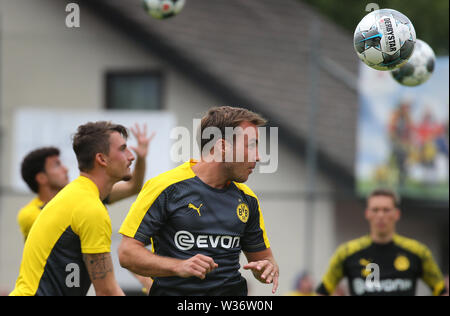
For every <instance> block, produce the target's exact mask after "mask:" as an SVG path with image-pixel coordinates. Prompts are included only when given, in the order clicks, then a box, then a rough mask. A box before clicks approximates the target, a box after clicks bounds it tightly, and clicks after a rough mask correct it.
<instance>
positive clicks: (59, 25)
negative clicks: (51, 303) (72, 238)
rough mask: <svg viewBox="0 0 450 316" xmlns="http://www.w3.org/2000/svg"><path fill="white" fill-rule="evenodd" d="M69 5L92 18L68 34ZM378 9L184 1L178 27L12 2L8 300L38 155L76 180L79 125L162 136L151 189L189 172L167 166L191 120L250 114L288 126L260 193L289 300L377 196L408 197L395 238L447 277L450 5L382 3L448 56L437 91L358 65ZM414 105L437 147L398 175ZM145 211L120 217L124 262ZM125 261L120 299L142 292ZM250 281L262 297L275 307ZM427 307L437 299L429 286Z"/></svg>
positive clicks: (119, 5) (98, 10)
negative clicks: (48, 154)
mask: <svg viewBox="0 0 450 316" xmlns="http://www.w3.org/2000/svg"><path fill="white" fill-rule="evenodd" d="M69 3H76V4H78V5H79V8H80V11H79V12H80V15H79V17H80V19H79V25H78V26H75V27H68V25H67V24H66V22H67V21H66V19H67V17H68V15H69V14H70V12H67V11H66V7H67V5H68V4H69ZM368 4H369V2H368V1H339V2H337V1H325V0H323V1H322V0H245V1H243V0H186V5H185V7H184V9H183V10H182V12H181V13H180V14H179V15H178V16H176V17H173V18H170V19H166V20H156V19H154V18H152V17H150V16H149V15H148V14H147V13H146V12H145V11H144V10H143V9H142V6H141V3H140V1H139V0H126V1H124V0H78V1H61V0H0V71H1V77H0V294H8V293H9V291H11V290H12V289H13V288H14V283H15V280H16V278H17V276H18V272H19V266H20V262H21V254H22V250H23V238H22V236H21V234H20V230H19V227H18V225H17V221H16V217H17V213H18V211H19V209H20V208H21V207H23V206H24V205H25V204H27V203H28V201H29V200H31V198H32V197H33V195H32V194H31V193H30V192H29V191H28V190H27V188H26V187H25V185H24V184H23V183H22V180H21V178H20V163H21V160H22V159H23V156H24V155H25V154H26V153H27V152H29V151H31V150H33V149H34V148H36V147H38V146H43V145H56V146H58V147H60V148H61V150H62V155H61V158H62V160H63V163H65V164H66V165H67V166H68V167H69V169H70V176H71V180H73V179H74V178H75V177H76V176H77V166H76V163H75V157H74V154H73V152H72V149H71V141H70V135H71V133H73V132H75V128H76V126H78V125H79V124H82V123H84V122H86V121H88V120H96V119H112V120H114V121H116V122H118V123H122V124H126V125H127V126H131V125H132V124H133V123H134V122H137V123H146V122H147V123H148V125H149V129H150V130H155V131H156V132H157V136H156V138H155V140H154V142H153V143H152V145H151V149H150V155H149V156H148V166H149V168H148V172H147V175H146V179H149V178H150V177H153V176H156V175H157V174H159V173H161V172H163V171H166V170H168V169H171V168H173V167H175V166H176V165H177V164H178V163H179V162H177V161H173V159H171V156H170V154H169V151H170V146H171V144H172V143H173V141H174V140H173V139H171V138H170V131H171V130H172V129H173V128H174V127H177V126H180V127H185V128H187V129H188V130H189V131H191V135H193V132H192V129H193V119H199V118H201V117H202V115H203V114H204V113H205V112H206V111H207V110H208V108H210V107H212V106H218V105H232V106H242V107H247V108H249V109H251V110H254V111H256V112H259V113H261V114H263V115H264V116H265V117H267V118H268V119H269V122H270V123H269V124H270V126H274V127H278V128H279V130H278V136H279V141H278V145H279V146H278V152H277V153H278V168H277V170H276V172H274V173H271V174H264V173H256V174H254V175H252V177H250V180H249V181H248V185H249V186H250V187H251V188H252V189H253V191H254V192H255V193H256V194H257V195H258V197H259V199H260V203H261V207H262V212H263V214H264V218H265V223H266V228H267V232H268V237H269V239H270V241H271V246H272V250H273V252H274V254H275V256H276V259H277V260H278V263H279V265H280V268H281V276H280V288H279V291H278V293H277V295H287V294H289V293H290V292H291V291H294V290H295V288H296V287H297V286H298V284H299V283H301V282H300V280H303V279H304V277H305V276H308V278H307V281H305V282H303V285H304V286H306V285H305V284H307V285H308V286H309V287H314V286H316V285H317V284H318V282H320V279H321V277H322V275H323V274H324V272H325V270H326V268H327V265H328V261H329V259H330V257H331V255H332V254H333V252H334V250H335V249H336V247H337V246H338V245H339V244H341V243H342V242H345V241H347V240H350V239H354V238H357V237H360V236H361V235H363V234H366V233H368V225H367V223H366V222H365V220H364V216H363V214H364V213H363V212H364V197H365V195H366V194H367V192H369V191H370V190H371V189H372V188H374V187H376V186H380V185H383V186H389V187H392V188H394V189H396V190H397V191H398V192H400V193H401V194H402V211H403V218H402V220H401V221H400V223H399V226H398V232H399V233H400V234H401V235H404V236H406V237H410V238H414V239H417V240H419V241H421V242H423V243H425V244H426V245H427V246H428V247H429V248H430V249H431V251H432V252H433V254H434V256H435V259H436V261H437V262H438V264H439V266H440V268H441V269H442V271H443V272H444V273H445V274H447V273H448V266H449V261H448V259H449V258H448V254H449V204H448V95H449V93H448V76H449V70H448V48H449V46H448V35H449V34H448V32H449V17H448V14H449V1H448V0H434V1H421V0H413V1H408V2H406V1H399V0H391V1H378V2H377V4H378V5H379V6H380V7H381V8H392V9H396V10H398V11H400V12H402V13H404V14H405V15H407V16H408V17H409V18H410V20H411V21H412V22H413V24H414V26H415V29H416V33H417V37H418V38H420V39H422V40H424V41H426V42H427V43H428V44H430V46H431V47H432V48H433V49H434V51H435V53H436V55H437V57H438V58H437V63H436V69H435V73H434V74H433V76H432V78H431V79H430V80H429V81H428V82H427V83H425V84H424V85H422V86H419V87H417V88H405V87H402V86H400V85H399V84H398V83H396V82H395V81H393V79H392V78H391V77H390V75H389V74H388V73H380V72H374V71H372V70H371V69H370V68H368V67H367V66H365V65H364V64H362V63H361V62H360V61H359V59H358V57H357V55H356V53H355V51H354V49H353V32H354V29H355V27H356V25H357V24H358V22H359V21H360V20H361V19H362V17H364V16H365V15H366V14H367V13H368V12H366V10H365V9H366V6H367V5H368ZM72 26H73V25H72ZM404 103H408V109H409V111H411V113H410V114H411V117H412V118H413V120H414V121H415V122H416V125H417V126H418V127H420V126H421V125H420V124H421V122H424V121H425V120H428V121H427V122H426V123H430V122H431V124H434V125H433V126H436V127H437V128H439V131H440V132H439V133H436V135H434V136H433V137H432V138H431V139H430V138H427V139H426V140H427V141H429V142H431V143H432V144H434V143H436V144H438V142H437V141H438V140H439V144H440V145H439V146H438V148H437V149H436V150H435V151H433V152H432V153H433V155H431V156H429V155H428V156H427V158H426V161H425V160H424V159H421V158H420V157H422V156H421V155H420V154H417V153H420V150H421V149H420V148H421V147H420V146H423V145H424V143H423V142H422V143H417V144H413V146H418V147H417V149H416V150H412V151H411V153H409V154H410V155H411V157H410V159H409V160H408V161H407V162H405V164H406V165H399V164H398V163H397V164H395V163H392V161H394V162H395V153H394V149H395V148H394V147H395V146H394V144H393V143H392V132H391V131H392V126H393V124H394V125H395V120H394V119H393V117H395V115H396V113H397V112H398V111H399V109H400V108H401V104H404ZM424 124H425V123H424ZM368 127H370V128H368ZM435 141H436V142H435ZM131 142H133V140H131ZM445 148H446V149H447V151H446V152H445ZM261 150H264V149H261ZM133 201H134V198H130V199H127V200H125V201H121V202H119V203H116V204H113V205H111V206H109V207H108V209H109V212H110V216H111V219H112V226H113V249H115V248H116V247H117V244H118V242H119V241H120V236H119V234H118V233H117V231H118V229H119V227H120V225H121V223H122V221H123V219H124V218H125V216H126V214H127V212H128V210H129V207H130V206H131V203H132V202H133ZM114 252H115V251H113V255H115V253H114ZM115 260H116V259H115ZM115 263H116V267H115V271H116V274H117V275H118V279H119V283H120V285H121V286H122V287H123V288H124V289H125V290H126V291H127V293H129V294H137V293H139V290H140V285H139V284H138V283H137V281H136V280H134V279H133V278H132V277H130V275H129V273H128V271H125V270H124V269H121V268H120V266H119V265H118V263H117V260H116V261H115ZM242 273H243V274H244V275H245V276H246V277H247V279H248V281H249V289H250V295H270V294H271V287H270V286H264V285H261V284H259V283H258V282H257V281H255V280H254V278H253V277H252V276H251V275H250V274H249V273H248V272H246V271H242ZM306 287H307V286H306ZM345 292H346V291H345V284H344V285H343V286H342V288H340V289H339V294H340V295H345ZM419 294H420V295H428V294H430V292H429V290H428V289H427V288H426V287H425V286H424V285H422V284H421V285H419Z"/></svg>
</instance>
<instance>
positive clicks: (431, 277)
mask: <svg viewBox="0 0 450 316" xmlns="http://www.w3.org/2000/svg"><path fill="white" fill-rule="evenodd" d="M421 259H422V271H423V274H422V280H423V281H424V282H425V283H426V284H427V285H428V286H429V287H430V289H431V290H432V291H433V295H434V296H438V295H442V294H444V293H445V291H446V290H445V281H444V278H443V276H442V273H441V270H440V269H439V267H438V265H437V264H436V262H435V261H434V259H433V255H432V254H431V251H430V250H429V249H428V248H427V247H425V246H423V253H422V256H421Z"/></svg>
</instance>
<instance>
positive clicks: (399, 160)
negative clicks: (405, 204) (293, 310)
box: [356, 57, 449, 200]
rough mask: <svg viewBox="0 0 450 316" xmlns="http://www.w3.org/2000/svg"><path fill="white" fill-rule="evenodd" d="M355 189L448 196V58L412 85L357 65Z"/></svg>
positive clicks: (437, 61)
mask: <svg viewBox="0 0 450 316" xmlns="http://www.w3.org/2000/svg"><path fill="white" fill-rule="evenodd" d="M359 102H360V112H359V121H358V124H359V125H358V138H357V141H358V146H357V155H356V178H357V185H356V187H357V191H358V193H359V194H360V195H362V196H365V195H367V194H368V193H369V192H370V191H371V190H372V189H374V188H377V187H389V188H392V189H394V190H396V191H397V192H398V193H400V194H401V195H402V196H403V197H409V198H419V199H433V200H448V197H449V156H448V153H449V139H448V137H449V130H448V119H449V109H448V107H449V58H448V57H440V58H437V60H436V68H435V71H434V73H433V75H432V77H431V78H430V79H429V80H428V81H427V82H425V83H424V84H422V85H419V86H417V87H406V86H402V85H400V84H398V83H397V82H396V81H395V80H394V79H393V78H392V77H391V74H390V73H389V72H384V71H376V70H373V69H371V68H369V67H367V66H366V65H361V68H360V82H359Z"/></svg>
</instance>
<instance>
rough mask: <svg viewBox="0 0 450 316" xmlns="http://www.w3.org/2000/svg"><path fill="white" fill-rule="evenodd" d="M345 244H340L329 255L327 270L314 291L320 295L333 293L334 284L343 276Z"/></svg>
mask: <svg viewBox="0 0 450 316" xmlns="http://www.w3.org/2000/svg"><path fill="white" fill-rule="evenodd" d="M345 258H346V256H345V245H342V246H340V247H339V248H338V249H337V250H336V252H335V253H334V254H333V257H331V260H330V264H329V266H328V270H327V272H326V273H325V275H324V277H323V278H322V283H320V285H319V287H318V288H317V290H316V292H317V293H318V294H321V295H331V294H333V292H334V290H335V289H336V286H337V285H338V284H339V282H340V281H341V279H342V278H343V277H344V260H345Z"/></svg>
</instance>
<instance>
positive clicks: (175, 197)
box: [120, 161, 270, 295]
mask: <svg viewBox="0 0 450 316" xmlns="http://www.w3.org/2000/svg"><path fill="white" fill-rule="evenodd" d="M194 164H195V162H194V161H190V162H187V163H185V164H183V165H181V166H179V167H178V168H175V169H172V170H171V171H169V172H166V173H164V174H162V175H160V176H158V177H156V178H153V179H151V180H149V181H148V182H147V183H146V184H145V185H144V187H143V189H142V191H141V192H140V194H139V196H138V197H137V200H136V202H135V203H134V204H133V206H132V207H131V209H130V212H129V213H128V216H127V218H126V219H125V221H124V223H123V225H122V227H121V228H120V233H121V234H123V235H125V236H128V237H131V238H135V239H136V240H139V241H141V242H142V243H144V244H145V245H148V244H150V243H152V248H153V251H154V252H155V253H156V254H157V255H160V256H166V257H172V258H178V259H188V258H191V257H193V256H195V255H196V254H203V255H206V256H209V257H212V258H213V259H214V261H215V262H216V263H217V264H218V268H217V269H215V270H214V271H212V272H211V273H209V274H207V276H206V278H205V279H204V280H200V279H198V278H195V277H191V278H180V277H157V278H155V280H154V283H153V286H152V290H151V293H150V294H162V295H221V294H222V293H227V292H226V291H224V289H227V288H233V287H236V286H239V285H240V286H242V287H243V286H245V281H243V278H242V276H241V274H240V272H239V268H240V264H239V256H240V252H241V250H244V251H246V252H255V251H262V250H265V249H267V248H269V247H270V246H269V241H268V239H267V236H266V232H265V228H264V220H263V217H262V214H261V211H260V208H259V202H258V198H257V197H256V195H255V194H254V193H253V192H252V191H251V190H250V189H249V188H248V187H247V186H246V185H244V184H240V183H234V182H233V183H231V184H230V185H229V186H228V187H227V188H226V189H221V190H219V189H214V188H212V187H210V186H208V185H206V184H205V183H203V182H202V181H201V180H200V179H199V178H198V177H196V176H195V174H194V172H193V171H192V169H191V166H192V165H194ZM235 293H246V289H245V291H239V292H235Z"/></svg>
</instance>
